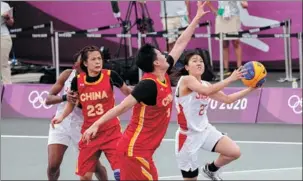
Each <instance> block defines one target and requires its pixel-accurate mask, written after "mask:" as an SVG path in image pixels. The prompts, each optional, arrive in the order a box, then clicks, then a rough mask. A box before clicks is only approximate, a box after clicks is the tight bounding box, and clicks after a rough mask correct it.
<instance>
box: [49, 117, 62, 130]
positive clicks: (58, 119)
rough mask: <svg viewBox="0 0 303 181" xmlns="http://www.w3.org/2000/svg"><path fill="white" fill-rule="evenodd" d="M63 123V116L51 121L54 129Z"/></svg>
mask: <svg viewBox="0 0 303 181" xmlns="http://www.w3.org/2000/svg"><path fill="white" fill-rule="evenodd" d="M62 121H63V118H62V117H61V116H59V117H54V118H53V119H52V121H51V124H52V127H53V129H55V124H60V123H61V122H62Z"/></svg>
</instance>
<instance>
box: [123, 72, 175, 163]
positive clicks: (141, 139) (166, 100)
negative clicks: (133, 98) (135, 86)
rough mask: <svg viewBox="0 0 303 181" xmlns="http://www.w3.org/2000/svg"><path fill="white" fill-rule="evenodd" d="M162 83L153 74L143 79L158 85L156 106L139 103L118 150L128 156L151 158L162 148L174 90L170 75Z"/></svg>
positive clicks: (147, 74)
mask: <svg viewBox="0 0 303 181" xmlns="http://www.w3.org/2000/svg"><path fill="white" fill-rule="evenodd" d="M165 78H166V81H165V83H162V82H161V81H160V80H158V79H157V77H156V76H155V75H153V74H151V73H145V74H144V76H143V78H142V79H151V80H153V81H154V82H155V83H156V85H157V100H156V105H154V106H149V105H145V104H144V103H137V104H136V105H135V106H134V108H133V113H132V118H131V121H130V124H129V126H128V127H127V128H126V130H125V132H124V134H123V136H122V139H121V140H120V142H119V144H118V150H119V151H120V152H124V153H125V154H126V155H128V156H139V157H150V156H152V155H153V153H154V151H155V150H156V149H157V148H158V147H159V146H160V143H161V141H162V139H163V137H164V135H165V133H166V130H167V128H168V124H169V121H170V117H171V109H172V100H173V97H172V89H171V85H170V80H169V77H168V75H166V76H165Z"/></svg>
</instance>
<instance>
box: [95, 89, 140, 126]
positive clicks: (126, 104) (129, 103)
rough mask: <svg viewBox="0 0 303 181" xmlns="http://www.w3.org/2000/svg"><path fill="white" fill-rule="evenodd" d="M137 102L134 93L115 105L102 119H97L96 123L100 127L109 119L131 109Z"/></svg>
mask: <svg viewBox="0 0 303 181" xmlns="http://www.w3.org/2000/svg"><path fill="white" fill-rule="evenodd" d="M136 103H137V100H136V99H135V98H134V97H133V96H132V95H129V96H127V97H126V98H125V99H124V100H123V101H122V102H121V103H120V104H119V105H117V106H115V107H114V108H112V109H111V110H109V111H108V112H106V113H105V114H104V115H103V116H102V117H101V118H100V119H98V121H96V122H95V123H94V125H95V126H97V127H99V126H100V125H102V124H104V123H106V122H107V121H109V120H111V119H113V118H115V117H118V116H120V115H121V114H123V113H125V112H126V111H128V110H129V109H131V108H132V107H133V106H134V105H135V104H136Z"/></svg>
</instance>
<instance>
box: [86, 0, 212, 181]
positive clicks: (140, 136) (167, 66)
mask: <svg viewBox="0 0 303 181" xmlns="http://www.w3.org/2000/svg"><path fill="white" fill-rule="evenodd" d="M204 5H205V3H203V4H202V3H201V2H200V1H199V2H198V9H197V14H196V16H195V18H194V19H193V20H192V22H191V23H190V25H189V26H188V27H187V28H186V30H185V31H184V32H183V33H182V34H181V36H180V37H179V38H178V40H177V41H176V43H175V46H174V47H173V49H172V50H171V52H170V53H169V55H168V57H167V59H165V57H164V56H163V55H162V54H161V53H160V51H159V50H156V49H155V48H154V47H153V46H151V45H148V44H146V45H144V46H142V47H141V48H140V50H139V52H138V55H137V58H136V64H137V65H138V67H139V68H140V69H141V70H142V71H144V72H145V74H144V76H143V78H142V80H141V81H140V82H139V83H138V84H137V85H136V87H135V88H134V90H133V92H132V93H131V95H129V96H127V97H126V98H125V99H124V100H123V101H122V103H121V104H119V105H118V106H116V107H115V108H113V109H111V110H110V111H108V112H107V113H106V114H104V115H103V116H102V117H101V118H100V119H99V120H98V121H96V122H95V123H94V124H93V125H92V126H91V127H90V128H89V129H88V130H86V131H85V133H84V134H83V139H85V140H86V141H90V140H91V139H92V138H94V137H95V136H97V130H98V129H99V127H102V126H103V125H104V124H106V122H107V121H108V120H111V119H112V118H114V117H116V116H118V115H121V114H122V113H124V112H126V111H127V110H129V109H130V108H132V107H133V106H134V108H133V114H132V118H131V121H130V124H129V125H128V127H127V128H126V130H125V132H124V134H123V136H122V138H121V139H120V141H119V143H118V147H117V149H118V151H119V152H120V155H121V157H120V169H121V180H158V173H157V169H156V167H155V165H154V162H153V158H152V156H153V154H154V152H155V150H156V149H157V148H158V147H159V145H160V143H161V141H162V139H163V137H164V135H165V133H166V130H167V127H168V124H169V121H170V117H171V109H172V100H173V97H172V89H171V85H170V80H169V77H168V74H167V72H168V71H170V70H171V68H172V66H173V65H174V64H175V62H176V61H177V60H178V59H179V57H180V55H181V53H182V52H183V50H184V49H185V47H186V45H187V44H188V42H189V41H190V39H191V36H192V35H193V33H194V31H195V28H196V26H197V25H198V23H199V20H200V18H201V17H202V16H204V15H205V14H206V13H207V12H205V11H204V10H203V8H204Z"/></svg>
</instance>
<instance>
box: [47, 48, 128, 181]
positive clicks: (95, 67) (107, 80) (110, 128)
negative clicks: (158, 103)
mask: <svg viewBox="0 0 303 181" xmlns="http://www.w3.org/2000/svg"><path fill="white" fill-rule="evenodd" d="M80 66H81V69H82V70H83V72H82V73H80V74H79V75H77V76H76V77H75V78H74V79H73V80H72V83H71V90H72V91H74V92H76V93H77V94H78V95H79V99H78V100H79V104H80V105H81V107H82V114H83V117H84V122H83V125H82V129H81V133H83V132H84V131H85V130H86V129H87V128H89V127H90V126H91V125H92V124H93V123H94V122H95V121H97V120H98V119H99V118H100V117H101V116H102V115H103V114H105V113H106V112H107V111H108V110H110V109H111V108H113V107H114V105H115V99H114V91H113V86H116V87H118V88H119V89H120V90H121V91H122V93H123V94H125V95H129V94H130V92H131V89H130V88H129V87H128V86H127V85H126V84H125V83H124V81H123V80H122V78H121V77H120V76H119V75H118V74H117V73H116V72H114V71H111V70H106V69H102V56H101V52H100V50H99V49H98V48H97V47H94V46H88V47H85V48H84V49H83V50H82V51H81V63H80ZM73 108H74V105H73V104H70V103H68V104H67V105H66V107H65V109H64V112H63V113H62V114H61V115H59V116H58V117H56V118H54V119H53V120H52V124H58V123H61V122H62V120H63V119H64V118H65V117H66V116H67V115H69V114H70V113H71V112H72V110H73ZM97 132H98V133H96V137H95V139H93V140H91V142H89V143H84V142H83V141H82V140H81V141H80V142H79V156H78V168H77V171H76V174H77V175H79V176H80V179H81V180H92V174H93V172H94V171H95V169H96V165H97V163H98V160H99V158H100V155H101V151H103V152H104V153H105V155H106V157H107V159H108V161H109V163H110V165H111V167H112V169H113V170H114V173H115V174H114V175H115V178H116V180H119V179H120V178H119V177H120V170H119V166H118V160H117V154H116V145H117V142H118V140H119V139H120V138H121V136H122V133H121V126H120V121H119V119H118V118H117V117H113V118H111V120H110V121H109V122H107V123H106V124H104V125H102V127H100V128H99V129H98V131H97ZM117 173H118V174H117Z"/></svg>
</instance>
